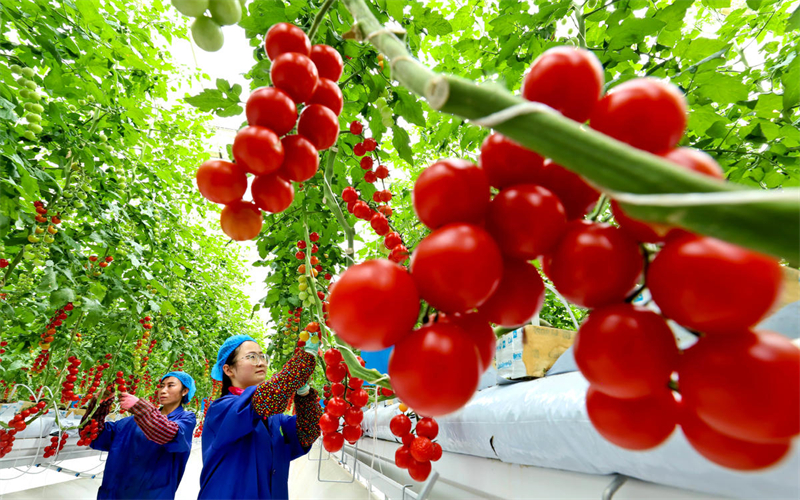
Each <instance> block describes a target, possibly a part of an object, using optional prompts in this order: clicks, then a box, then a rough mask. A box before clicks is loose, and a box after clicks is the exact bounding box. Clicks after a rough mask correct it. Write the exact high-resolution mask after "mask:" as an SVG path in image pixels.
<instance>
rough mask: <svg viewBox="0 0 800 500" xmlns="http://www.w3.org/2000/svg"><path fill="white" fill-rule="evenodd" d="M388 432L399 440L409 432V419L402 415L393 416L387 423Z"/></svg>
mask: <svg viewBox="0 0 800 500" xmlns="http://www.w3.org/2000/svg"><path fill="white" fill-rule="evenodd" d="M389 430H390V431H392V434H394V435H395V436H397V437H399V438H401V437H403V436H405V435H406V434H408V433H409V432H411V419H410V418H408V417H407V416H406V415H404V414H402V413H401V414H400V415H395V416H394V417H392V419H391V420H390V421H389Z"/></svg>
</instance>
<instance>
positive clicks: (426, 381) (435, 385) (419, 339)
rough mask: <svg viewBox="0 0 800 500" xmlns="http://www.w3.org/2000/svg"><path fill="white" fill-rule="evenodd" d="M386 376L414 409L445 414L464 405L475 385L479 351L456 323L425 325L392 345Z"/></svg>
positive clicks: (437, 414) (399, 394)
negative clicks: (392, 349) (387, 374)
mask: <svg viewBox="0 0 800 500" xmlns="http://www.w3.org/2000/svg"><path fill="white" fill-rule="evenodd" d="M389 377H391V379H392V387H393V388H394V392H395V394H397V396H398V397H399V398H400V399H401V400H402V401H403V402H404V403H405V404H407V405H408V406H410V407H411V408H413V409H414V411H416V412H417V413H419V414H422V415H429V416H432V417H436V416H439V415H446V414H448V413H451V412H454V411H456V410H457V409H459V408H461V407H462V406H464V405H465V404H466V403H467V401H469V399H470V398H471V397H472V395H473V394H474V393H475V390H476V389H477V388H478V379H479V377H480V361H479V360H478V350H477V348H476V347H475V344H474V343H473V342H472V341H471V340H469V339H468V338H466V337H465V336H464V332H463V330H461V329H460V328H458V327H457V326H455V325H451V324H447V323H432V324H428V325H425V326H423V327H422V328H420V329H419V330H416V331H414V332H413V333H411V334H410V335H407V336H406V337H404V338H403V339H402V340H400V341H399V342H398V343H397V344H396V345H395V347H394V351H392V354H391V355H390V357H389Z"/></svg>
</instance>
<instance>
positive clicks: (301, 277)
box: [297, 274, 308, 283]
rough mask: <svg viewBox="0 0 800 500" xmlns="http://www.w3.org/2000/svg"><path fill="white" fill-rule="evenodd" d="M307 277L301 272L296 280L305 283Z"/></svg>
mask: <svg viewBox="0 0 800 500" xmlns="http://www.w3.org/2000/svg"><path fill="white" fill-rule="evenodd" d="M307 279H308V278H306V277H305V275H303V274H301V275H300V276H298V277H297V281H299V282H300V283H305V282H306V280H307Z"/></svg>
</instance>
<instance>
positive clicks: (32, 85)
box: [25, 80, 39, 90]
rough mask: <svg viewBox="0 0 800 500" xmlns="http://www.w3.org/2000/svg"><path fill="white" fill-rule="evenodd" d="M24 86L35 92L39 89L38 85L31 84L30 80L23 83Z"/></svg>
mask: <svg viewBox="0 0 800 500" xmlns="http://www.w3.org/2000/svg"><path fill="white" fill-rule="evenodd" d="M25 86H26V87H28V88H29V89H31V90H36V89H37V88H38V87H39V86H38V85H36V82H32V81H30V80H28V81H27V82H25Z"/></svg>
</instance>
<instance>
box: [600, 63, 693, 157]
mask: <svg viewBox="0 0 800 500" xmlns="http://www.w3.org/2000/svg"><path fill="white" fill-rule="evenodd" d="M687 113H688V111H687V106H686V99H685V98H684V97H683V94H682V93H681V91H680V90H678V87H676V86H675V85H672V84H671V83H667V82H663V81H661V80H655V79H652V78H636V79H634V80H628V81H627V82H625V83H621V84H619V85H617V86H616V87H614V88H613V89H612V90H611V92H609V93H608V94H606V95H605V96H604V97H603V98H602V99H601V100H600V102H598V103H597V106H595V108H594V111H593V112H592V117H591V126H592V128H593V129H595V130H597V131H598V132H602V133H604V134H606V135H609V136H611V137H613V138H615V139H617V140H620V141H622V142H625V143H628V144H630V145H631V146H633V147H635V148H639V149H644V150H645V151H650V152H651V153H660V152H662V151H666V150H668V149H672V148H674V147H675V146H676V145H677V144H678V141H680V139H681V136H682V135H683V131H684V129H685V128H686V117H687Z"/></svg>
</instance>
